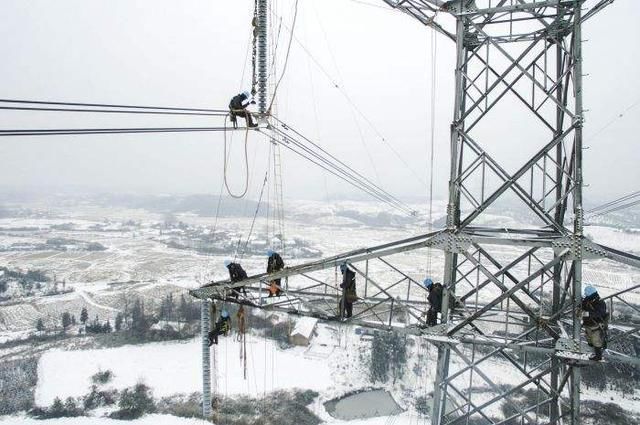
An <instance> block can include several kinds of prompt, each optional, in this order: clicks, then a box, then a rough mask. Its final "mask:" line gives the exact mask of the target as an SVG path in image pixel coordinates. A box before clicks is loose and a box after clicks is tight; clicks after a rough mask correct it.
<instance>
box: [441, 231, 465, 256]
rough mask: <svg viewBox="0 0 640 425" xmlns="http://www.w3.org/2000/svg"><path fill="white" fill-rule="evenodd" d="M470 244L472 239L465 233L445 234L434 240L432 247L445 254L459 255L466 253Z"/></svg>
mask: <svg viewBox="0 0 640 425" xmlns="http://www.w3.org/2000/svg"><path fill="white" fill-rule="evenodd" d="M472 243H473V239H472V238H471V236H469V235H467V234H465V233H457V234H453V233H446V232H445V233H442V234H440V235H438V236H437V237H436V238H434V240H433V245H432V247H434V248H437V249H441V250H443V251H445V252H451V253H454V254H461V253H463V252H466V251H467V250H468V249H469V247H470V246H471V244H472Z"/></svg>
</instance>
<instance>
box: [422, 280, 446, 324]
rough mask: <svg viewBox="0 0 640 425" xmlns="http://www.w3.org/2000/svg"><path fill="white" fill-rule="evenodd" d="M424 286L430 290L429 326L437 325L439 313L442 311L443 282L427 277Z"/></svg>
mask: <svg viewBox="0 0 640 425" xmlns="http://www.w3.org/2000/svg"><path fill="white" fill-rule="evenodd" d="M424 286H425V287H426V288H427V290H428V291H429V296H428V298H427V299H428V300H429V311H427V326H435V325H437V324H438V313H440V312H442V290H443V288H442V284H441V283H439V282H437V283H433V280H431V279H430V278H426V279H425V280H424Z"/></svg>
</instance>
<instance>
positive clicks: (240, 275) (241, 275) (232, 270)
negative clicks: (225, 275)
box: [224, 260, 247, 299]
mask: <svg viewBox="0 0 640 425" xmlns="http://www.w3.org/2000/svg"><path fill="white" fill-rule="evenodd" d="M224 265H225V267H226V268H227V269H228V270H229V279H230V280H231V283H237V282H241V281H243V280H245V279H246V278H247V272H245V271H244V269H243V268H242V266H241V265H240V263H234V262H233V261H231V260H224ZM240 292H242V293H243V294H245V295H246V294H247V290H246V288H245V287H244V286H238V287H235V288H233V289H232V290H231V295H232V296H233V297H235V298H236V299H238V296H239V295H240Z"/></svg>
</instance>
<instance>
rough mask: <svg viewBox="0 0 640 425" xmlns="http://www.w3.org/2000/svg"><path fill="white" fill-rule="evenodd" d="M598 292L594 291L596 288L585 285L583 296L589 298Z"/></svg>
mask: <svg viewBox="0 0 640 425" xmlns="http://www.w3.org/2000/svg"><path fill="white" fill-rule="evenodd" d="M597 293H598V291H597V290H596V288H594V287H593V286H591V285H587V286H585V287H584V296H585V297H590V296H591V295H593V294H597Z"/></svg>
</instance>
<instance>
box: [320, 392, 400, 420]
mask: <svg viewBox="0 0 640 425" xmlns="http://www.w3.org/2000/svg"><path fill="white" fill-rule="evenodd" d="M324 407H325V408H326V409H327V412H329V414H330V415H331V416H333V417H334V418H336V419H342V420H346V421H350V420H352V419H367V418H375V417H378V416H391V415H397V414H399V413H402V411H403V410H402V408H400V406H398V403H396V401H395V400H394V399H393V397H391V394H389V393H388V392H387V391H385V390H370V391H362V392H359V393H355V394H350V395H347V396H344V397H342V398H338V399H334V400H330V401H327V402H326V403H325V404H324Z"/></svg>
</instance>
